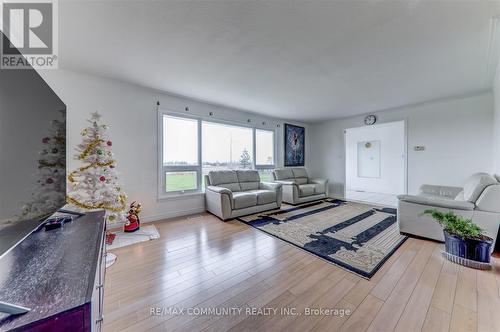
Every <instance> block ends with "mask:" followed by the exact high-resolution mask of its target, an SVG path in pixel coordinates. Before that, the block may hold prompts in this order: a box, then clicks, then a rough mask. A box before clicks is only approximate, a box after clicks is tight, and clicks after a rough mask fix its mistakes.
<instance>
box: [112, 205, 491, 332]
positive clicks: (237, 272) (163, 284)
mask: <svg viewBox="0 0 500 332" xmlns="http://www.w3.org/2000/svg"><path fill="white" fill-rule="evenodd" d="M155 225H156V226H157V228H158V230H159V231H160V234H161V238H160V239H158V240H154V241H149V242H143V243H140V244H137V245H133V246H129V247H124V248H120V249H116V250H113V251H112V252H114V253H115V254H117V255H118V259H117V261H116V263H115V264H114V265H113V266H112V267H110V268H109V269H108V270H107V272H106V283H105V292H104V293H105V296H104V330H105V331H146V330H153V331H190V332H194V331H280V330H286V331H287V332H289V331H500V314H499V312H500V311H499V310H500V259H499V258H494V259H493V269H492V270H490V271H477V270H473V269H468V268H465V267H461V266H458V265H456V264H453V263H451V262H449V261H446V260H444V259H443V257H442V256H441V250H442V245H441V244H439V243H436V242H432V241H425V240H417V239H409V240H407V241H406V242H405V243H404V244H403V245H402V246H401V247H400V248H399V249H398V250H397V251H396V252H395V253H394V254H393V255H392V256H391V257H390V258H389V260H388V261H387V262H386V263H385V264H384V265H383V266H382V268H381V269H380V270H379V271H378V272H377V273H376V274H375V275H374V276H373V277H372V278H371V279H370V280H365V279H363V278H361V277H358V276H356V275H354V274H352V273H350V272H347V271H345V270H343V269H340V268H338V267H336V266H335V265H333V264H331V263H328V262H326V261H323V260H321V259H319V258H317V257H316V256H314V255H312V254H309V253H307V252H304V251H302V250H300V249H297V248H295V247H293V246H291V245H289V244H287V243H285V242H283V241H281V240H279V239H275V238H273V237H271V236H268V235H266V234H264V233H262V232H260V231H258V230H256V229H253V228H251V227H250V226H247V225H245V224H243V223H240V222H238V221H231V222H225V223H224V222H222V221H220V220H218V219H217V218H216V217H214V216H212V215H208V214H203V215H199V216H192V217H188V218H179V219H176V220H169V221H165V222H157V223H155ZM155 308H157V309H156V310H158V312H157V314H152V313H151V312H152V310H154V309H155ZM182 308H184V309H185V310H186V311H185V312H183V313H177V314H175V313H173V312H171V313H170V314H168V313H167V312H166V310H168V309H177V310H181V309H182ZM188 308H191V309H189V310H191V311H188ZM193 308H195V309H193ZM208 308H241V310H242V312H241V314H238V313H237V312H236V314H229V313H222V312H218V313H214V314H212V315H197V314H198V313H199V312H196V310H202V309H208ZM258 308H271V309H277V310H278V311H277V312H276V314H269V313H272V312H271V310H270V309H268V310H269V311H270V312H259V314H258V315H250V314H247V310H248V313H252V311H251V310H257V309H258ZM281 308H286V309H287V310H290V311H291V313H289V314H288V315H286V313H282V312H280V310H281ZM311 308H316V309H320V308H323V309H338V310H341V311H340V312H338V313H337V315H328V316H327V315H306V314H305V310H306V309H311ZM162 310H163V312H162ZM227 310H229V309H227ZM349 311H350V314H349V315H348V314H346V313H349ZM298 313H302V315H297V314H298ZM333 313H334V312H332V314H333ZM268 314H269V315H268ZM294 314H295V315H294Z"/></svg>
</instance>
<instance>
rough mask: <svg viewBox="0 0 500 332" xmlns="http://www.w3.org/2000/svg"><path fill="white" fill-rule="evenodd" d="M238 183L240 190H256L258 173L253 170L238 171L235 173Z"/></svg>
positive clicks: (258, 179) (258, 181)
mask: <svg viewBox="0 0 500 332" xmlns="http://www.w3.org/2000/svg"><path fill="white" fill-rule="evenodd" d="M236 175H237V176H238V182H239V183H240V188H241V190H243V191H245V190H256V189H259V183H260V176H259V172H257V171H253V170H238V171H236Z"/></svg>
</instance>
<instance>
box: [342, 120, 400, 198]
mask: <svg viewBox="0 0 500 332" xmlns="http://www.w3.org/2000/svg"><path fill="white" fill-rule="evenodd" d="M345 140H346V150H345V151H346V167H347V172H346V188H347V190H362V191H368V192H376V193H383V194H392V195H399V194H404V193H405V164H406V163H405V146H406V139H405V122H404V121H395V122H388V123H383V124H376V125H374V126H363V127H356V128H350V129H347V130H346V135H345ZM367 141H372V142H374V143H373V144H372V146H371V148H369V149H365V147H364V142H367ZM358 144H362V147H361V149H362V151H367V152H368V153H370V156H369V158H366V159H365V160H364V161H363V160H362V159H360V158H359V155H358V153H359V147H358ZM377 147H378V148H377ZM363 162H364V163H365V167H366V168H367V170H368V171H375V172H374V174H373V177H366V176H360V174H359V171H360V169H361V167H362V163H363Z"/></svg>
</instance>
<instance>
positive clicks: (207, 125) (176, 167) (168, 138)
mask: <svg viewBox="0 0 500 332" xmlns="http://www.w3.org/2000/svg"><path fill="white" fill-rule="evenodd" d="M159 123H160V126H159V135H160V136H159V140H160V149H159V151H160V153H161V156H160V158H159V160H160V161H161V165H160V174H159V176H160V185H159V186H158V188H159V189H158V191H159V196H160V197H163V196H169V195H173V194H174V195H175V194H183V193H189V192H201V191H202V190H203V189H204V179H203V176H204V175H206V174H208V172H210V171H212V170H221V169H257V170H259V174H260V176H261V180H262V181H270V180H271V169H272V168H274V164H275V148H274V147H275V141H274V137H275V135H274V131H271V130H263V129H256V128H252V127H246V126H241V125H236V124H232V123H230V124H228V123H222V122H215V121H213V120H212V118H210V121H208V119H207V121H205V120H204V119H202V118H194V117H186V116H184V115H177V113H175V114H170V113H162V112H159Z"/></svg>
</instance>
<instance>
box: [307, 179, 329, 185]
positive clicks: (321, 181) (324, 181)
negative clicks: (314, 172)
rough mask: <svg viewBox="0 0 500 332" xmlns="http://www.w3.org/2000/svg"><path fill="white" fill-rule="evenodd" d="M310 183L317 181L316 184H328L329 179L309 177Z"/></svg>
mask: <svg viewBox="0 0 500 332" xmlns="http://www.w3.org/2000/svg"><path fill="white" fill-rule="evenodd" d="M309 183H315V184H323V185H324V184H327V183H328V180H327V179H319V178H318V179H309Z"/></svg>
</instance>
